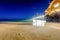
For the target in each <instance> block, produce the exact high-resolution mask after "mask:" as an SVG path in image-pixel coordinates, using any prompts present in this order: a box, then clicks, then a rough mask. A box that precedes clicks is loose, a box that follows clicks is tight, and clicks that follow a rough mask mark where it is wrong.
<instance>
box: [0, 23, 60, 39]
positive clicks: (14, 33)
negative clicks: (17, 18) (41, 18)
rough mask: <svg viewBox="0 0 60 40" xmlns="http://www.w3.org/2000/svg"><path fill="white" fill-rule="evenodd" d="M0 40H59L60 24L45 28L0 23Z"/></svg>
mask: <svg viewBox="0 0 60 40" xmlns="http://www.w3.org/2000/svg"><path fill="white" fill-rule="evenodd" d="M0 40H60V23H46V25H45V27H34V26H32V25H28V24H27V25H21V24H19V25H18V24H7V23H6V24H5V23H2V24H1V23H0Z"/></svg>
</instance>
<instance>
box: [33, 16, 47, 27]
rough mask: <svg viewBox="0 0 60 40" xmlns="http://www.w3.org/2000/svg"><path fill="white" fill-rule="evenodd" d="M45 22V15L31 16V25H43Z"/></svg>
mask: <svg viewBox="0 0 60 40" xmlns="http://www.w3.org/2000/svg"><path fill="white" fill-rule="evenodd" d="M45 23H46V19H45V15H41V16H38V17H34V18H33V26H37V27H44V26H45Z"/></svg>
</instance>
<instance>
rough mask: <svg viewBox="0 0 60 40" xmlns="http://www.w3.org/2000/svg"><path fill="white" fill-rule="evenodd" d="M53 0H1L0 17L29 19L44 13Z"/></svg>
mask: <svg viewBox="0 0 60 40" xmlns="http://www.w3.org/2000/svg"><path fill="white" fill-rule="evenodd" d="M49 2H51V0H0V19H29V18H32V17H33V16H34V15H36V13H38V14H43V13H44V11H45V9H46V8H47V7H48V5H49Z"/></svg>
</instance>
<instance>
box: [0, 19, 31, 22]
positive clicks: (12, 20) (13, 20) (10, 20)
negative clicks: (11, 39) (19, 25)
mask: <svg viewBox="0 0 60 40" xmlns="http://www.w3.org/2000/svg"><path fill="white" fill-rule="evenodd" d="M0 22H32V20H26V19H0Z"/></svg>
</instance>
